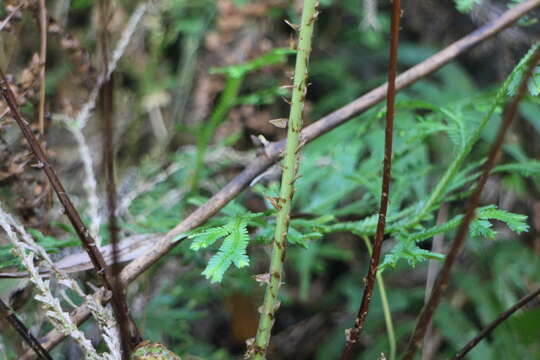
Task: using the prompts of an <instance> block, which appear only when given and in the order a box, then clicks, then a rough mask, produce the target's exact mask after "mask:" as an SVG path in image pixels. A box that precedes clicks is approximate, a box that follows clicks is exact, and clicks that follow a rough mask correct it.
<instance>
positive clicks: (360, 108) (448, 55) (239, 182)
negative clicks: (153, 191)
mask: <svg viewBox="0 0 540 360" xmlns="http://www.w3.org/2000/svg"><path fill="white" fill-rule="evenodd" d="M539 6H540V0H529V1H527V2H524V3H521V4H519V5H517V6H515V7H513V8H512V9H509V10H508V11H506V12H505V13H504V14H502V15H501V16H500V17H499V18H498V19H497V20H495V21H493V22H491V23H488V24H486V25H484V26H482V27H480V28H478V29H477V30H475V31H473V32H472V33H470V34H469V35H467V36H465V37H463V38H461V39H460V40H458V41H456V42H454V43H452V44H451V45H449V46H448V47H446V48H445V49H443V50H441V51H440V52H438V53H437V54H435V55H433V56H431V57H429V58H428V59H426V60H424V61H422V62H421V63H419V64H417V65H415V66H414V67H412V68H411V69H409V70H407V71H406V72H404V73H402V74H401V75H399V76H398V77H397V79H396V90H402V89H404V88H406V87H408V86H409V85H411V84H413V83H415V82H417V81H419V80H420V79H422V78H424V77H425V76H427V75H429V74H431V73H433V72H435V71H436V70H438V69H439V68H441V67H442V66H444V65H445V64H446V63H448V62H449V61H451V60H452V59H454V58H456V57H457V56H458V55H460V54H463V53H464V52H466V51H467V50H469V49H470V48H472V47H473V46H475V45H477V44H479V43H480V42H482V41H484V40H486V39H488V38H490V37H491V36H493V35H495V34H497V33H498V32H500V31H502V30H504V29H505V28H507V27H508V26H510V25H512V24H513V23H515V22H516V21H517V20H518V19H519V18H521V17H522V16H523V15H525V14H527V13H528V12H530V11H531V10H534V9H535V8H537V7H539ZM386 86H387V85H386V84H383V85H381V86H379V87H378V88H376V89H374V90H372V91H370V92H368V93H367V94H365V95H363V96H361V97H359V98H358V99H356V100H354V101H353V102H351V103H349V104H348V105H346V106H344V107H342V108H340V109H338V110H336V111H334V112H332V113H330V114H328V115H326V116H325V117H323V118H321V119H320V120H318V121H317V122H315V123H313V124H311V125H309V126H308V127H306V128H305V129H304V130H302V136H301V138H302V144H306V143H309V142H311V141H313V140H314V139H316V138H318V137H319V136H322V135H324V134H325V133H327V132H329V131H330V130H332V129H334V128H336V127H338V126H339V125H341V124H343V123H345V122H346V121H347V120H349V119H351V118H352V117H354V116H357V115H359V114H361V113H362V112H364V111H366V110H368V109H370V108H371V107H373V106H375V105H376V104H378V103H379V102H381V101H382V100H384V99H385V97H386V91H387V90H386ZM284 149H285V142H284V141H279V142H275V143H271V144H269V145H268V146H266V147H265V149H264V150H265V151H264V155H262V156H259V157H258V158H257V159H256V160H254V161H253V162H252V163H250V164H249V165H248V166H247V167H246V168H245V169H244V170H243V171H242V172H241V173H240V174H239V175H237V176H236V177H235V178H234V179H232V180H231V181H230V182H229V183H228V184H227V185H226V186H225V187H223V188H222V189H221V190H220V191H219V192H217V193H216V194H214V195H213V196H212V197H211V198H210V199H209V200H208V201H207V202H206V203H204V204H203V205H202V206H200V207H199V208H197V209H196V210H195V211H194V212H193V213H192V214H191V215H189V216H188V217H187V218H185V219H184V220H182V221H181V222H180V223H179V224H178V225H177V226H176V227H175V228H173V229H172V230H171V231H169V232H168V233H167V234H165V235H164V236H163V238H162V239H161V240H159V241H157V242H156V245H155V246H154V247H152V248H151V249H149V250H148V252H147V253H146V254H144V255H142V256H140V257H139V258H137V259H135V260H133V261H132V262H131V263H129V264H128V265H127V266H126V267H125V268H124V270H123V271H122V273H121V274H120V278H121V280H122V284H123V285H124V286H125V285H127V284H129V283H130V282H131V281H133V280H134V279H135V278H137V276H139V275H140V274H141V273H143V272H144V271H145V270H146V269H148V268H149V267H150V266H151V265H152V264H154V263H155V262H156V261H158V260H159V259H160V258H161V257H162V256H163V255H165V254H166V253H167V252H168V251H170V250H171V249H172V248H173V247H174V246H175V245H176V244H178V241H176V242H174V240H176V239H178V238H179V237H181V235H182V234H183V233H185V232H186V231H189V230H192V229H194V228H196V227H197V226H200V225H202V224H203V223H204V222H206V221H207V220H208V219H210V218H211V217H212V216H213V215H214V214H216V213H217V212H218V211H219V210H220V209H221V208H222V207H224V206H225V205H226V204H227V203H228V202H229V201H231V200H232V199H234V198H235V197H236V196H237V195H238V194H239V193H240V192H241V191H242V190H243V189H245V188H246V187H247V186H249V184H250V183H251V181H252V180H253V179H254V178H255V177H257V176H258V175H260V174H261V173H263V172H264V171H266V170H267V169H268V168H269V167H270V166H271V165H272V164H274V163H275V162H276V161H278V160H279V159H280V158H281V156H282V155H283V151H284ZM99 297H101V299H102V301H108V300H109V298H110V297H109V296H107V294H105V293H104V292H103V290H102V291H101V292H100V294H99ZM89 316H90V311H89V310H88V308H87V307H86V306H85V305H84V304H83V305H81V306H80V307H78V308H77V309H76V310H75V311H74V312H73V313H72V318H73V321H74V322H75V323H77V324H80V323H82V322H83V321H85V320H86V319H87V318H88V317H89ZM63 338H64V335H63V334H62V333H59V332H57V331H55V330H53V331H51V332H49V333H48V334H47V335H46V337H45V339H44V341H45V343H44V345H43V346H44V347H45V348H46V349H51V348H52V347H54V346H56V345H57V344H58V343H60V341H62V339H63ZM30 359H35V357H34V354H33V353H26V354H25V355H24V356H23V357H21V360H30Z"/></svg>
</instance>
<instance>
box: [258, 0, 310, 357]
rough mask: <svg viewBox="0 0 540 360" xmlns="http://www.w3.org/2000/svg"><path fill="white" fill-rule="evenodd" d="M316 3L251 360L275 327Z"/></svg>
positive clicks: (306, 34)
mask: <svg viewBox="0 0 540 360" xmlns="http://www.w3.org/2000/svg"><path fill="white" fill-rule="evenodd" d="M317 5H318V1H316V0H305V1H304V8H303V10H302V23H301V25H300V34H299V40H298V52H297V55H296V65H295V70H294V83H293V93H292V103H291V111H290V115H289V121H288V131H287V148H286V150H285V156H284V160H283V175H282V179H281V190H280V197H279V199H277V201H276V207H277V210H278V214H277V220H276V230H275V235H274V243H273V246H272V255H271V259H270V271H269V274H270V279H269V282H268V285H267V287H266V293H265V296H264V301H263V305H262V308H261V316H260V319H259V325H258V329H257V335H256V338H255V343H254V345H253V346H252V348H251V349H249V353H250V354H252V358H253V359H259V360H260V359H265V358H266V350H267V348H268V344H269V342H270V333H271V330H272V326H273V325H274V316H275V312H276V310H277V308H278V307H279V300H278V292H279V288H280V286H281V278H282V274H283V262H284V260H285V240H286V237H287V231H288V228H289V219H290V211H291V203H292V197H293V193H294V181H295V180H296V174H297V171H298V161H299V159H298V153H299V151H300V145H301V144H300V131H301V130H302V112H303V109H304V102H305V96H306V92H307V82H308V64H309V55H310V53H311V42H312V36H313V25H314V22H315V19H316V17H317V14H318V11H317Z"/></svg>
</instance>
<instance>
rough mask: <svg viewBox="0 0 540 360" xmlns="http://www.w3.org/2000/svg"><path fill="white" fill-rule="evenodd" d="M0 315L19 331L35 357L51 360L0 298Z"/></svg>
mask: <svg viewBox="0 0 540 360" xmlns="http://www.w3.org/2000/svg"><path fill="white" fill-rule="evenodd" d="M0 317H4V318H6V320H7V321H8V322H9V323H10V324H11V326H13V329H15V331H17V333H19V335H20V336H21V337H22V338H23V340H24V342H26V343H27V344H28V346H30V348H31V349H32V350H33V351H35V353H36V355H37V357H38V358H39V359H41V360H53V358H52V357H51V355H49V353H48V352H47V350H45V349H44V348H43V346H41V344H40V343H39V341H38V340H37V339H36V338H35V337H34V335H32V333H31V332H30V330H28V328H27V327H26V326H25V325H24V324H23V322H22V321H21V320H20V319H19V317H18V316H17V314H15V312H14V311H13V310H11V309H10V308H9V306H7V304H6V303H5V302H4V301H3V300H2V299H1V298H0Z"/></svg>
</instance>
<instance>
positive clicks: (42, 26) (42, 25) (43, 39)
mask: <svg viewBox="0 0 540 360" xmlns="http://www.w3.org/2000/svg"><path fill="white" fill-rule="evenodd" d="M47 20H48V16H47V5H46V4H45V0H39V31H40V49H39V61H40V64H39V65H40V70H39V112H38V126H39V133H40V134H42V135H43V134H44V133H45V67H46V63H47V27H48V24H47Z"/></svg>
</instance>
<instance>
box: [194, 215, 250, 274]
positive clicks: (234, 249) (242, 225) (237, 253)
mask: <svg viewBox="0 0 540 360" xmlns="http://www.w3.org/2000/svg"><path fill="white" fill-rule="evenodd" d="M188 238H195V240H194V241H193V243H192V244H191V246H190V248H191V249H192V250H194V251H198V250H200V249H204V248H207V247H209V246H211V245H212V244H214V243H215V242H216V241H217V240H218V239H220V238H224V239H223V243H222V244H221V247H220V248H219V250H218V252H217V253H216V254H215V255H214V256H212V258H210V261H208V265H207V266H206V268H205V269H204V271H203V273H202V274H203V275H204V276H205V277H206V278H207V279H210V281H211V282H213V283H216V282H221V280H223V274H225V272H226V271H227V269H228V268H229V267H230V266H231V265H233V264H234V266H236V267H237V268H242V267H245V266H247V265H249V258H248V256H247V254H246V248H247V246H248V243H249V235H248V231H247V221H246V219H244V218H243V217H242V216H237V217H235V218H232V219H231V221H229V222H228V223H227V224H225V225H224V226H220V227H215V228H210V229H206V230H204V231H202V232H197V233H194V234H192V235H189V236H188Z"/></svg>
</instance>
